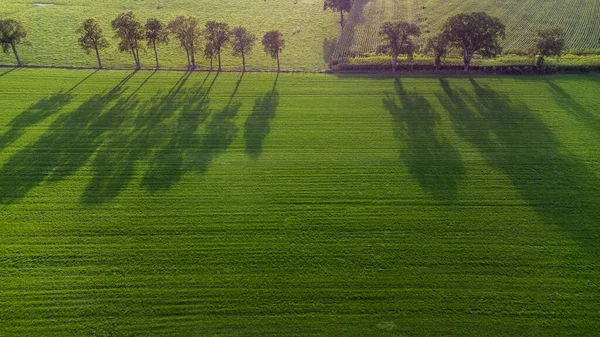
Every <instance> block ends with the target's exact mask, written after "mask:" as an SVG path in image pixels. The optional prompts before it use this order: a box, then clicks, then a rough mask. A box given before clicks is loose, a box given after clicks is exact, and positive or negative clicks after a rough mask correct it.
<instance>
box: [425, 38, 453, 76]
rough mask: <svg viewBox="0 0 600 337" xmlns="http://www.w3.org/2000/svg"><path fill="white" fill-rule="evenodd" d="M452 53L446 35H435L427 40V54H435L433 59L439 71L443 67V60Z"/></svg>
mask: <svg viewBox="0 0 600 337" xmlns="http://www.w3.org/2000/svg"><path fill="white" fill-rule="evenodd" d="M449 51H450V45H449V43H448V37H447V36H446V35H444V33H440V34H438V35H435V36H433V37H431V38H429V39H428V40H427V45H426V47H425V52H427V53H429V52H433V58H434V60H435V61H434V62H435V68H436V69H439V68H440V67H441V65H442V58H443V57H446V55H448V52H449Z"/></svg>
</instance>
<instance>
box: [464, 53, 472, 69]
mask: <svg viewBox="0 0 600 337" xmlns="http://www.w3.org/2000/svg"><path fill="white" fill-rule="evenodd" d="M471 59H473V55H468V54H465V56H464V61H465V69H464V73H465V74H466V73H468V72H469V65H471Z"/></svg>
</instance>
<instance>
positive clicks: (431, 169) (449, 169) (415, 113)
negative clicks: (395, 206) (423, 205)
mask: <svg viewBox="0 0 600 337" xmlns="http://www.w3.org/2000/svg"><path fill="white" fill-rule="evenodd" d="M394 84H395V96H393V95H390V94H389V93H386V96H385V97H384V98H383V106H384V107H385V108H386V109H387V110H388V111H389V112H390V114H391V115H392V117H393V121H392V123H393V127H394V135H395V136H396V138H397V139H398V140H399V141H400V143H401V144H402V145H403V146H404V147H403V149H402V150H401V152H400V158H401V160H402V162H403V163H404V165H406V166H407V167H408V170H409V172H410V174H412V175H413V176H414V177H415V178H416V179H417V181H418V182H419V185H421V187H422V188H423V189H424V190H425V191H426V192H428V193H430V194H431V195H433V197H434V198H435V199H437V200H453V199H456V196H457V190H458V182H459V180H460V179H461V178H462V176H463V175H464V174H465V168H464V166H463V163H462V159H461V156H460V153H459V152H458V151H457V150H456V149H455V148H454V147H453V146H452V144H451V143H450V142H449V141H448V139H447V138H446V137H445V136H444V135H441V134H439V133H438V132H437V131H436V125H437V124H438V123H439V121H440V116H439V115H438V114H437V113H436V112H435V111H434V109H433V107H432V106H431V104H430V103H429V101H427V99H426V98H425V97H424V96H422V95H420V94H418V93H416V92H410V93H409V92H408V91H406V90H405V89H404V87H403V85H402V82H401V81H400V80H399V79H398V78H396V79H395V81H394Z"/></svg>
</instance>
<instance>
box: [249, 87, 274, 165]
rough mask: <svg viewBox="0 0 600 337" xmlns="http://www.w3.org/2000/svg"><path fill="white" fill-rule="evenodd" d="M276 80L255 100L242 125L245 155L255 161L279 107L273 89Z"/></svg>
mask: <svg viewBox="0 0 600 337" xmlns="http://www.w3.org/2000/svg"><path fill="white" fill-rule="evenodd" d="M276 85H277V78H276V79H275V83H274V84H273V88H272V89H271V90H270V91H268V92H267V93H266V94H264V95H263V96H262V97H258V98H256V100H255V101H254V107H253V108H252V113H251V114H250V115H249V116H248V118H247V119H246V122H245V123H244V142H245V144H246V154H247V155H248V156H250V158H253V159H257V158H258V157H260V155H261V154H262V150H263V142H264V140H265V138H266V137H267V135H268V134H269V132H270V131H271V126H270V123H271V120H272V119H273V118H275V112H276V111H277V106H278V105H279V92H278V91H277V89H276V88H275V87H276Z"/></svg>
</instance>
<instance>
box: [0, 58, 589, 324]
mask: <svg viewBox="0 0 600 337" xmlns="http://www.w3.org/2000/svg"><path fill="white" fill-rule="evenodd" d="M599 90H600V79H599V78H598V76H593V75H588V76H548V77H526V76H522V77H508V76H504V77H501V76H499V77H488V78H477V77H474V78H469V77H452V78H437V77H429V78H396V79H394V78H390V77H383V76H372V77H371V76H356V77H352V76H333V75H321V74H281V75H279V76H277V75H276V74H275V73H249V74H246V75H244V76H243V77H240V75H239V74H232V73H230V74H220V75H218V76H217V75H216V74H214V73H212V74H207V73H193V74H189V73H188V74H186V73H184V72H156V73H154V72H150V71H140V72H136V73H133V72H128V71H99V72H93V71H81V70H50V69H38V70H34V69H17V70H9V69H0V112H1V113H0V149H1V150H0V232H1V233H2V235H0V284H1V287H0V303H1V305H0V335H11V336H17V335H22V336H32V335H35V336H37V335H56V336H67V335H73V336H82V335H174V336H190V335H228V336H229V335H266V334H273V335H294V336H299V335H328V336H332V335H335V336H339V335H361V336H375V335H390V336H392V335H393V336H397V335H430V334H443V335H454V334H455V335H474V334H475V335H496V334H497V335H501V334H524V335H538V334H539V335H570V334H581V335H593V334H595V333H597V331H599V329H600V323H599V322H600V281H599V280H600V227H599V219H600V176H599V174H598V172H600V151H599V150H598V147H597V144H598V141H599V140H600V113H599V111H600V96H598V92H599Z"/></svg>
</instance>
